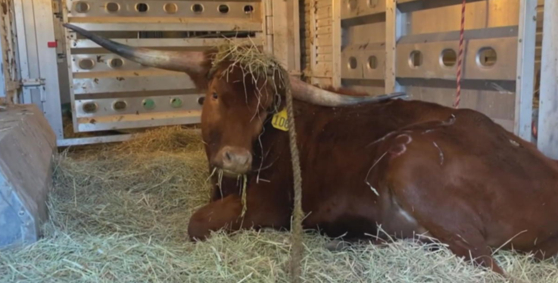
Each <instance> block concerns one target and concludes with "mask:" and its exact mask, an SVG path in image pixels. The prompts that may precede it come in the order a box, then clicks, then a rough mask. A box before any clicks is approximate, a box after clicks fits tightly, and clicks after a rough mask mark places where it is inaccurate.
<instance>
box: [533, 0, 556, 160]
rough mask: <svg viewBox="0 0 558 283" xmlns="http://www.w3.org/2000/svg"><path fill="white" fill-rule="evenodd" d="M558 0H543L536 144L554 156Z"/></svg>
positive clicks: (545, 152) (544, 151)
mask: <svg viewBox="0 0 558 283" xmlns="http://www.w3.org/2000/svg"><path fill="white" fill-rule="evenodd" d="M556 15H558V1H556V0H545V1H544V21H543V42H542V58H541V64H542V65H541V87H540V101H539V127H538V137H537V138H538V147H539V149H540V150H541V151H542V152H543V153H544V154H546V155H547V156H548V157H550V158H554V159H558V17H557V16H556Z"/></svg>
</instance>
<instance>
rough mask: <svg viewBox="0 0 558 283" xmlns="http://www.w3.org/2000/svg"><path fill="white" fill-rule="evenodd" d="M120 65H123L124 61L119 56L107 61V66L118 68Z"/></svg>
mask: <svg viewBox="0 0 558 283" xmlns="http://www.w3.org/2000/svg"><path fill="white" fill-rule="evenodd" d="M122 65H124V61H122V59H120V58H114V59H111V60H110V62H109V66H110V67H111V68H113V69H118V68H120V67H122Z"/></svg>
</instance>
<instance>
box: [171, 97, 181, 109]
mask: <svg viewBox="0 0 558 283" xmlns="http://www.w3.org/2000/svg"><path fill="white" fill-rule="evenodd" d="M170 103H171V106H172V107H173V108H179V107H180V106H182V100H181V99H180V98H173V99H171V101H170Z"/></svg>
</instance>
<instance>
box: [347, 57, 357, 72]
mask: <svg viewBox="0 0 558 283" xmlns="http://www.w3.org/2000/svg"><path fill="white" fill-rule="evenodd" d="M349 68H350V69H353V70H354V69H356V68H357V59H356V58H355V57H350V58H349Z"/></svg>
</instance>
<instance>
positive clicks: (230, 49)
mask: <svg viewBox="0 0 558 283" xmlns="http://www.w3.org/2000/svg"><path fill="white" fill-rule="evenodd" d="M223 65H224V66H226V68H225V69H224V70H223V72H222V73H221V76H223V77H224V78H225V79H228V75H229V74H230V73H231V72H233V71H235V70H236V69H240V70H241V72H242V74H243V76H244V78H247V77H248V78H250V79H251V82H252V83H253V84H254V85H255V86H256V89H255V90H256V92H255V93H254V95H257V96H260V97H261V95H262V92H263V91H264V88H266V87H269V88H270V89H269V90H268V91H271V92H273V95H274V96H275V97H274V98H275V106H276V107H277V106H279V105H280V104H281V95H280V94H281V93H283V92H284V89H285V87H286V85H287V80H288V79H289V78H288V77H287V72H286V71H285V69H284V68H283V66H281V64H280V63H279V61H277V60H276V59H275V57H273V56H272V55H270V54H269V53H267V52H264V51H263V50H262V49H261V48H260V47H258V46H256V45H255V44H254V43H252V44H236V43H234V42H232V41H227V42H225V43H223V44H222V45H220V46H218V47H217V51H216V53H215V56H214V59H213V62H212V68H211V70H210V72H209V73H210V74H215V73H216V71H217V70H218V69H219V68H220V67H223ZM258 86H259V87H258ZM246 95H248V94H246ZM275 110H277V109H275Z"/></svg>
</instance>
